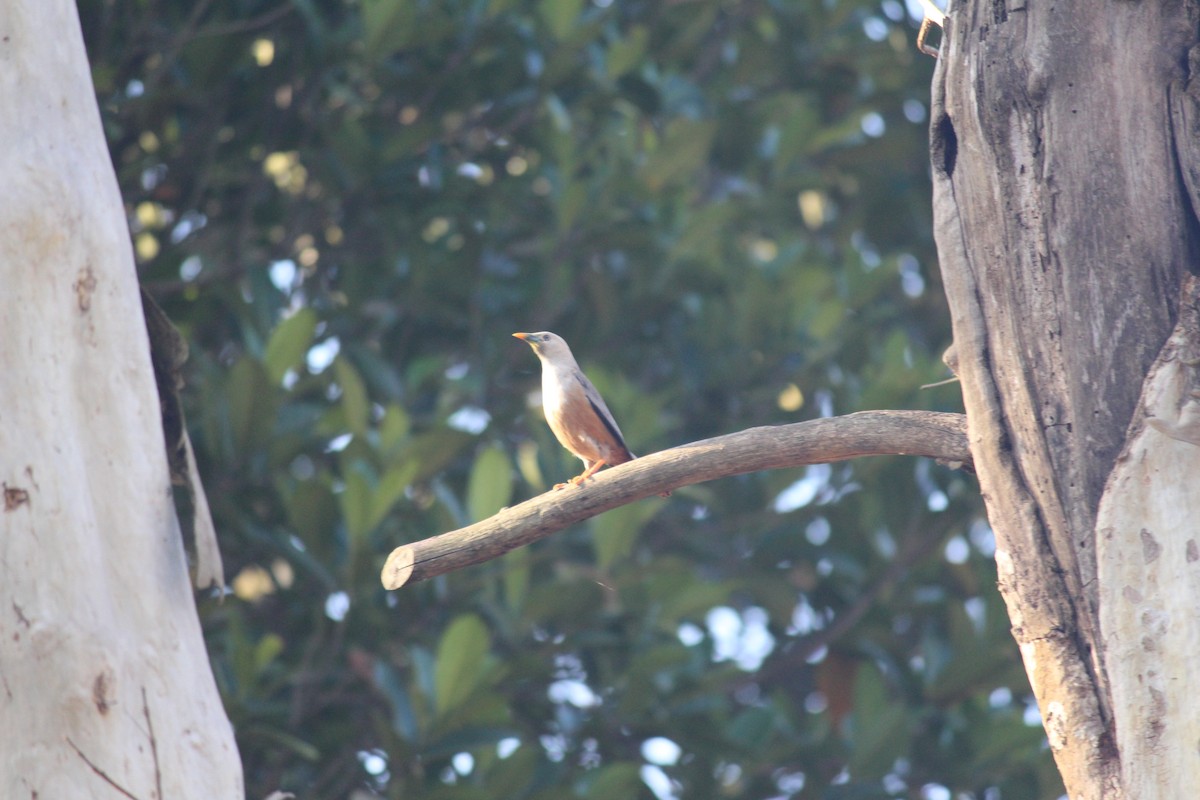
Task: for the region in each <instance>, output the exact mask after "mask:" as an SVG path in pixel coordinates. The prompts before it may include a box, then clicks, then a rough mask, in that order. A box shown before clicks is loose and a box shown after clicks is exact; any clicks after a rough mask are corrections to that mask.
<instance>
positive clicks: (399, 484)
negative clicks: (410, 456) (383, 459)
mask: <svg viewBox="0 0 1200 800" xmlns="http://www.w3.org/2000/svg"><path fill="white" fill-rule="evenodd" d="M416 476H417V465H416V463H414V462H412V461H410V462H408V463H407V464H401V465H399V466H396V467H392V468H391V469H389V470H388V471H387V472H385V473H384V474H383V477H382V478H381V479H380V480H379V485H378V486H376V487H375V491H374V492H373V493H372V494H371V503H370V511H369V513H368V514H367V523H366V524H367V530H375V528H376V526H378V525H379V523H380V522H383V518H384V517H386V516H387V514H388V512H389V511H391V510H392V507H393V506H395V505H396V503H397V502H399V500H400V498H401V497H403V496H404V490H405V489H407V488H408V487H409V486H411V485H412V482H413V478H415V477H416Z"/></svg>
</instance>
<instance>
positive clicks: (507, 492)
mask: <svg viewBox="0 0 1200 800" xmlns="http://www.w3.org/2000/svg"><path fill="white" fill-rule="evenodd" d="M512 478H513V476H512V465H510V464H509V463H508V456H507V455H506V454H505V452H504V451H503V450H501V449H500V448H499V447H487V448H485V449H484V450H482V451H481V452H480V453H479V455H478V456H476V457H475V463H474V464H473V465H472V466H471V477H470V479H469V480H468V481H467V513H468V514H470V515H471V519H472V520H476V521H478V520H481V519H486V518H488V517H490V516H491V515H492V514H495V513H496V512H497V511H499V510H500V509H502V508H504V507H505V506H506V505H508V501H509V498H511V497H512V490H513V481H512Z"/></svg>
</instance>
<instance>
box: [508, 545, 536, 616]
mask: <svg viewBox="0 0 1200 800" xmlns="http://www.w3.org/2000/svg"><path fill="white" fill-rule="evenodd" d="M501 562H502V564H503V566H504V602H505V603H506V604H507V605H508V607H509V608H510V609H511V610H513V611H520V609H521V607H522V606H523V605H524V603H525V595H526V593H527V592H528V591H529V576H530V566H531V565H530V557H529V548H528V547H518V548H517V549H516V550H512V551H510V552H508V553H505V554H504V557H503V558H502V559H501Z"/></svg>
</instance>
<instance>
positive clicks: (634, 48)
mask: <svg viewBox="0 0 1200 800" xmlns="http://www.w3.org/2000/svg"><path fill="white" fill-rule="evenodd" d="M649 43H650V31H649V29H647V28H646V26H645V25H634V26H633V27H632V28H630V30H629V34H628V35H627V36H626V37H625V38H624V39H619V40H617V41H615V42H613V43H612V45H611V46H609V48H608V64H607V67H608V77H610V78H619V77H621V76H622V75H624V74H625V73H626V72H628V71H629V70H631V69H633V68H634V67H635V66H637V63H638V62H639V61H640V60H641V59H642V56H643V55H645V53H646V45H647V44H649Z"/></svg>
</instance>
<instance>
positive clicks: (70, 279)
mask: <svg viewBox="0 0 1200 800" xmlns="http://www.w3.org/2000/svg"><path fill="white" fill-rule="evenodd" d="M3 5H4V8H3V11H2V12H0V182H2V186H3V188H2V189H0V365H2V370H0V483H2V489H3V505H2V506H0V741H2V742H3V744H2V746H0V797H5V798H30V797H41V798H84V797H132V798H138V799H139V800H150V799H151V798H185V797H197V798H240V797H241V796H242V793H243V788H242V774H241V765H240V762H239V759H238V754H237V749H236V745H235V743H234V739H233V734H232V730H231V728H230V725H229V721H228V719H227V718H226V716H225V712H224V709H223V708H222V707H221V701H220V698H219V696H218V694H217V690H216V686H215V684H214V682H213V678H212V673H211V671H210V668H209V662H208V657H207V654H206V652H205V648H204V642H203V639H202V637H201V633H200V627H199V623H198V620H197V616H196V609H195V605H194V601H193V597H192V592H191V588H190V586H189V585H188V574H187V567H186V563H185V559H184V555H183V550H182V546H181V543H180V535H179V524H178V522H177V520H176V516H175V510H174V507H173V505H172V500H171V491H170V485H169V478H168V473H167V462H166V457H165V448H164V444H163V434H162V427H161V420H160V416H159V405H158V398H157V395H156V389H155V381H154V375H153V372H152V369H151V363H150V354H149V349H148V344H147V336H146V326H145V323H144V322H143V318H142V309H141V302H140V299H139V295H138V286H137V277H136V274H135V270H134V263H133V254H132V251H131V248H130V244H129V236H128V230H127V227H126V222H125V215H124V211H123V209H122V205H121V198H120V196H119V193H118V190H117V184H116V179H115V176H114V174H113V169H112V166H111V163H110V161H109V156H108V151H107V148H106V146H105V141H104V136H103V133H102V131H101V127H100V119H99V114H98V110H97V105H96V100H95V98H94V96H93V94H92V84H91V77H90V73H89V69H88V63H87V59H86V57H85V53H84V47H83V39H82V36H81V34H80V30H79V23H78V19H77V16H76V11H75V8H74V5H73V4H72V3H70V2H68V0H26V1H25V2H20V0H16V1H15V2H14V0H9V1H8V2H5V3H4V4H3Z"/></svg>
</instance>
